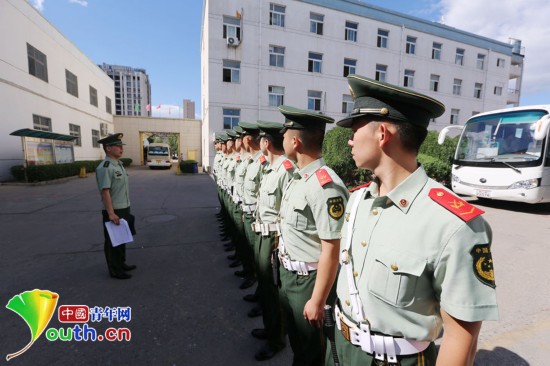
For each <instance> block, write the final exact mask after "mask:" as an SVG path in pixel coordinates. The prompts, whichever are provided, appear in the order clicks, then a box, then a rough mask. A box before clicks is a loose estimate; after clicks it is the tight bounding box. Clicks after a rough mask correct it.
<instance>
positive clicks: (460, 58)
mask: <svg viewBox="0 0 550 366" xmlns="http://www.w3.org/2000/svg"><path fill="white" fill-rule="evenodd" d="M465 54H466V50H465V49H464V48H458V47H457V49H456V53H455V65H460V66H464V55H465Z"/></svg>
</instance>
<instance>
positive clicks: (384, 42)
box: [376, 29, 390, 48]
mask: <svg viewBox="0 0 550 366" xmlns="http://www.w3.org/2000/svg"><path fill="white" fill-rule="evenodd" d="M389 35H390V31H387V30H383V29H378V37H377V38H376V47H379V48H388V37H389Z"/></svg>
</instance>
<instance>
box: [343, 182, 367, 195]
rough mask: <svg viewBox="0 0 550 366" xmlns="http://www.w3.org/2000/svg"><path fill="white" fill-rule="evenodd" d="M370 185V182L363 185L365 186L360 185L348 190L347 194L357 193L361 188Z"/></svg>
mask: <svg viewBox="0 0 550 366" xmlns="http://www.w3.org/2000/svg"><path fill="white" fill-rule="evenodd" d="M371 183H372V182H368V183H365V184H361V185H360V186H357V187H353V188H352V189H350V190H349V193H351V192H355V191H358V190H360V189H361V188H366V187H368V186H370V184H371Z"/></svg>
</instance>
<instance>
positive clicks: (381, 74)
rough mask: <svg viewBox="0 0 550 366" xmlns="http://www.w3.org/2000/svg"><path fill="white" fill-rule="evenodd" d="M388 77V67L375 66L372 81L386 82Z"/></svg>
mask: <svg viewBox="0 0 550 366" xmlns="http://www.w3.org/2000/svg"><path fill="white" fill-rule="evenodd" d="M387 76H388V65H383V64H376V68H375V72H374V79H375V80H376V81H382V82H386V80H387Z"/></svg>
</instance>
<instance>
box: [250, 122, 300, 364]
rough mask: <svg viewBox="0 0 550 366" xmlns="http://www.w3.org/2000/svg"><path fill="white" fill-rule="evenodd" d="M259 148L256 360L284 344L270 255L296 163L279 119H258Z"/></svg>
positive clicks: (266, 357) (269, 355)
mask: <svg viewBox="0 0 550 366" xmlns="http://www.w3.org/2000/svg"><path fill="white" fill-rule="evenodd" d="M258 127H259V128H260V150H261V151H262V154H264V156H266V157H267V164H266V165H265V167H264V173H263V175H262V181H261V183H260V188H259V192H258V209H257V211H256V221H255V222H254V224H253V229H254V232H255V233H256V245H255V249H256V253H255V257H256V262H257V266H258V273H257V275H258V291H257V292H258V294H259V300H260V305H261V307H262V315H263V324H264V328H258V329H254V330H253V331H252V334H253V335H254V336H255V337H256V338H260V339H266V341H267V342H266V344H265V345H264V346H263V347H262V348H261V349H260V350H259V351H258V352H257V353H256V354H255V357H256V359H257V360H258V361H264V360H269V359H270V358H272V357H273V356H274V355H275V354H276V353H277V352H279V351H280V350H281V349H283V347H284V346H285V341H284V336H285V332H284V326H283V322H282V318H281V309H280V303H279V294H278V289H277V286H276V284H275V283H274V281H273V267H272V265H271V259H272V254H273V251H274V249H275V246H276V242H275V239H276V234H277V217H278V215H279V209H280V208H281V200H282V196H283V189H284V188H285V187H286V185H287V183H288V182H289V181H290V179H291V177H292V174H293V173H294V170H295V169H296V166H295V165H294V163H292V162H291V161H290V160H289V159H287V157H286V156H285V155H284V149H283V135H281V129H282V128H283V125H282V124H281V123H278V122H267V121H258Z"/></svg>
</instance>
